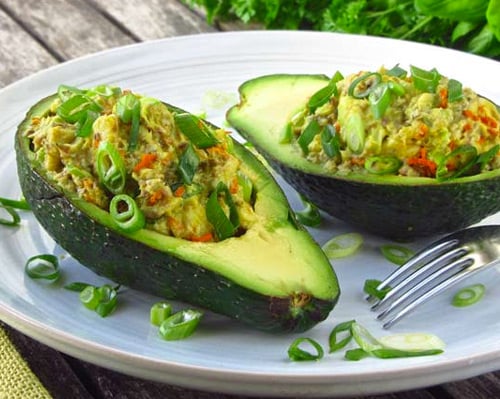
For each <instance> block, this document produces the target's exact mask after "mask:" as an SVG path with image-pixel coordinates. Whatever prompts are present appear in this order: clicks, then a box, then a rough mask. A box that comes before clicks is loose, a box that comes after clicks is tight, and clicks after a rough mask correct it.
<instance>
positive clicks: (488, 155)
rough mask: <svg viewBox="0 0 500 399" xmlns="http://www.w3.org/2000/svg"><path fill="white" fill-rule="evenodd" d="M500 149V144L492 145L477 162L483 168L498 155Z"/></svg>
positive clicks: (480, 155)
mask: <svg viewBox="0 0 500 399" xmlns="http://www.w3.org/2000/svg"><path fill="white" fill-rule="evenodd" d="M499 151H500V144H497V145H495V146H493V147H491V148H490V149H489V150H488V151H485V152H483V153H481V154H479V156H478V157H477V160H476V163H477V164H478V165H479V167H480V169H481V170H483V169H484V168H485V167H486V165H488V163H490V161H491V160H492V159H493V158H495V157H496V155H497V154H498V152H499Z"/></svg>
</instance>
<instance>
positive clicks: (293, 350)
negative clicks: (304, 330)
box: [288, 337, 324, 362]
mask: <svg viewBox="0 0 500 399" xmlns="http://www.w3.org/2000/svg"><path fill="white" fill-rule="evenodd" d="M304 342H305V343H308V344H310V345H311V347H312V349H313V350H314V351H315V353H313V352H309V351H308V350H305V349H302V348H301V347H300V346H301V345H302V344H303V343H304ZM323 356H324V351H323V348H322V346H321V345H320V344H319V343H318V342H317V341H315V340H314V339H312V338H307V337H301V338H297V339H295V340H294V341H293V342H292V343H291V345H290V347H289V348H288V358H289V359H290V360H293V361H294V362H300V361H310V360H320V359H321V358H323Z"/></svg>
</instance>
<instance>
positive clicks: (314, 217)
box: [295, 195, 321, 227]
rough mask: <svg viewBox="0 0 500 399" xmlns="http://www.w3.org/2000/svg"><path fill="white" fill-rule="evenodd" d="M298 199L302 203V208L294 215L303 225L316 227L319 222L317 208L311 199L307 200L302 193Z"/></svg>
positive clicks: (319, 217) (319, 215) (319, 216)
mask: <svg viewBox="0 0 500 399" xmlns="http://www.w3.org/2000/svg"><path fill="white" fill-rule="evenodd" d="M300 199H301V201H302V203H303V204H304V206H305V207H304V209H302V210H300V211H296V212H295V216H296V217H297V219H298V221H299V222H300V223H302V224H303V225H305V226H309V227H317V226H319V225H320V224H321V214H320V213H319V210H318V208H317V207H316V205H314V204H313V203H312V202H311V201H309V200H308V199H307V198H306V197H304V196H303V195H300Z"/></svg>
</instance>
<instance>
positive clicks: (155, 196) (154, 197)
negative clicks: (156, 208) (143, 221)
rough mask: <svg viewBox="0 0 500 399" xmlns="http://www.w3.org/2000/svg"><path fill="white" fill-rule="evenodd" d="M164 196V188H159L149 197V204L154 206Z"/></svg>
mask: <svg viewBox="0 0 500 399" xmlns="http://www.w3.org/2000/svg"><path fill="white" fill-rule="evenodd" d="M163 197H164V193H163V190H157V191H155V192H154V193H153V194H151V195H150V197H149V198H148V205H149V206H153V205H155V204H157V203H158V201H160V200H161V199H162V198H163Z"/></svg>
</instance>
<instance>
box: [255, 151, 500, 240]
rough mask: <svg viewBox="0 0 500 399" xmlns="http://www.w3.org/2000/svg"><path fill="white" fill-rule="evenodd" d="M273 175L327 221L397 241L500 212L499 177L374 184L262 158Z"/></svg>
mask: <svg viewBox="0 0 500 399" xmlns="http://www.w3.org/2000/svg"><path fill="white" fill-rule="evenodd" d="M259 151H261V152H262V154H263V155H264V156H265V157H266V159H267V160H268V162H269V163H270V165H271V166H272V168H273V169H275V170H276V172H277V173H279V174H280V175H281V176H283V178H284V179H285V180H286V181H287V182H288V183H289V184H290V185H291V186H292V187H294V188H295V189H296V190H297V191H298V192H300V193H302V194H303V195H304V196H305V197H307V198H308V199H309V200H310V201H311V202H313V203H314V204H316V205H317V206H318V207H319V208H321V209H323V210H324V211H326V212H327V213H329V214H330V215H332V216H334V217H337V218H339V219H342V220H344V221H346V222H348V223H349V224H352V225H354V226H357V227H359V228H361V229H363V230H366V231H368V232H371V233H374V234H376V235H379V236H384V237H387V238H390V239H394V240H397V241H408V240H412V239H415V238H419V237H426V236H432V235H439V234H445V233H449V232H452V231H455V230H458V229H461V228H464V227H467V226H469V225H471V224H474V223H477V222H479V221H481V220H482V219H484V218H485V216H487V215H491V214H494V213H496V212H498V211H500V175H499V176H496V177H494V178H491V179H485V180H478V181H468V182H462V183H461V182H460V181H454V182H450V183H448V184H447V183H441V184H439V185H436V184H428V185H425V184H419V185H413V186H410V185H397V184H373V183H367V182H360V181H354V180H348V179H341V178H332V177H327V176H321V175H315V174H311V173H305V172H303V171H301V170H298V169H294V168H290V167H288V166H287V165H285V164H283V163H281V162H278V161H276V160H275V159H274V158H272V157H270V156H269V155H268V154H266V152H265V149H262V148H260V149H259Z"/></svg>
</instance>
